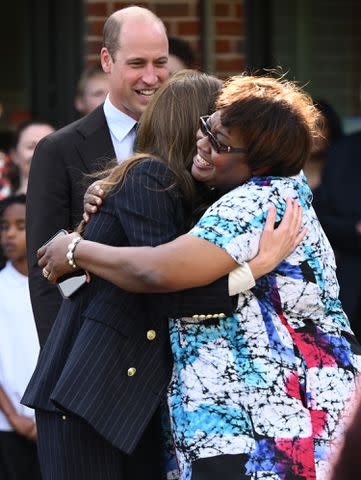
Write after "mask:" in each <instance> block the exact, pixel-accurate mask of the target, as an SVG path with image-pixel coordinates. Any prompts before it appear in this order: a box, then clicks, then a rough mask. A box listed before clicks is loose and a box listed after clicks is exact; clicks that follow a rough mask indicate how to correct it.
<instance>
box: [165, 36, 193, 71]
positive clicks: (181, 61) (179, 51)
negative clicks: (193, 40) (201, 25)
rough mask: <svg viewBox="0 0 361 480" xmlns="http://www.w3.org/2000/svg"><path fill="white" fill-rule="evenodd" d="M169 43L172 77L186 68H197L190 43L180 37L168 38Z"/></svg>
mask: <svg viewBox="0 0 361 480" xmlns="http://www.w3.org/2000/svg"><path fill="white" fill-rule="evenodd" d="M168 42H169V57H168V68H169V71H170V74H171V75H173V74H174V73H176V72H178V71H179V70H183V69H184V68H195V63H196V61H195V60H196V58H195V53H194V51H193V49H192V47H191V45H190V44H189V43H188V42H186V41H185V40H183V39H181V38H178V37H168Z"/></svg>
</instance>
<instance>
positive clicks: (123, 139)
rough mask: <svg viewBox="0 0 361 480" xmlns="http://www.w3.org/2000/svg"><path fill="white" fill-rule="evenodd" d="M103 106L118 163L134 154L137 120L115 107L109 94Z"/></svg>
mask: <svg viewBox="0 0 361 480" xmlns="http://www.w3.org/2000/svg"><path fill="white" fill-rule="evenodd" d="M103 108H104V115H105V119H106V121H107V124H108V128H109V131H110V136H111V139H112V143H113V147H114V151H115V156H116V157H117V161H118V163H120V162H122V161H123V160H126V159H127V158H129V157H130V156H131V155H132V154H133V146H134V140H135V126H136V124H137V121H136V120H134V118H131V117H129V116H128V115H126V114H125V113H123V112H121V111H120V110H119V109H118V108H116V107H114V105H113V104H112V102H111V101H110V99H109V94H108V95H107V98H106V99H105V102H104V107H103Z"/></svg>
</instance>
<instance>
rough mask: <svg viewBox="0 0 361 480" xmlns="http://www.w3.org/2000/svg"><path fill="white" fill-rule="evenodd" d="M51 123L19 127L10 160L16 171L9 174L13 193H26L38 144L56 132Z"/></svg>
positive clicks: (32, 122) (33, 122)
mask: <svg viewBox="0 0 361 480" xmlns="http://www.w3.org/2000/svg"><path fill="white" fill-rule="evenodd" d="M54 130H55V129H54V127H53V126H52V125H50V123H47V122H42V121H37V120H29V121H26V122H24V123H22V124H20V125H19V126H18V128H17V129H16V131H15V132H14V135H13V139H12V145H11V148H10V158H11V161H12V163H13V165H14V166H15V169H16V171H12V172H10V173H9V175H10V180H11V183H12V185H11V191H12V193H16V194H19V193H26V190H27V187H28V178H29V171H30V164H31V160H32V158H33V155H34V150H35V147H36V145H37V144H38V142H39V141H40V140H41V139H42V138H44V137H46V135H49V133H52V132H54Z"/></svg>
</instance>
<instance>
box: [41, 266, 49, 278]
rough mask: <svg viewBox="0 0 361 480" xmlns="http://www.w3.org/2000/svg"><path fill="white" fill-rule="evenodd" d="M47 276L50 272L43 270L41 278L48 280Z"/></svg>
mask: <svg viewBox="0 0 361 480" xmlns="http://www.w3.org/2000/svg"><path fill="white" fill-rule="evenodd" d="M49 275H50V272H48V271H47V269H46V268H43V277H45V278H48V276H49Z"/></svg>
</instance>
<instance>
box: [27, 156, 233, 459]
mask: <svg viewBox="0 0 361 480" xmlns="http://www.w3.org/2000/svg"><path fill="white" fill-rule="evenodd" d="M173 184H174V177H173V174H172V173H171V172H170V171H169V170H168V169H167V167H166V166H165V165H164V164H163V163H161V162H159V161H155V160H153V161H149V160H145V161H143V162H142V163H140V164H138V165H137V166H136V167H134V168H133V170H131V173H130V174H129V175H128V176H127V179H126V181H125V183H124V185H123V187H122V188H118V189H117V190H116V191H115V192H113V193H111V194H110V195H109V196H108V197H107V200H106V202H105V203H104V206H103V208H102V209H101V212H100V213H99V214H98V215H95V216H94V217H93V218H92V220H91V222H90V223H89V225H88V227H87V229H86V235H85V237H86V238H88V239H91V240H94V241H97V242H101V243H106V244H110V245H115V246H122V245H134V246H136V245H152V246H155V245H159V244H161V243H164V242H167V241H170V240H172V239H174V238H175V237H176V236H178V235H179V234H181V233H183V232H184V225H185V216H186V214H185V211H184V208H183V204H182V198H181V196H180V193H179V191H178V190H177V188H175V187H174V186H173V187H172V185H173ZM44 281H45V280H44ZM232 310H233V302H232V300H231V299H230V298H229V297H228V288H227V287H226V282H225V281H224V279H222V280H221V281H218V282H215V283H214V284H212V285H211V286H209V287H204V288H199V289H193V290H192V291H190V292H189V294H188V293H187V291H185V292H181V293H176V294H167V295H160V294H157V295H153V294H152V295H146V294H134V293H129V292H126V291H124V290H121V289H119V288H117V287H115V286H114V285H112V284H110V283H108V282H106V281H105V280H102V279H101V278H99V277H96V276H94V275H93V277H92V281H91V283H90V284H89V285H86V286H84V287H82V289H81V290H79V291H78V292H77V293H76V294H75V295H74V297H73V298H71V299H70V300H64V301H63V303H62V306H61V308H60V311H59V313H58V316H57V318H56V321H55V324H54V327H53V328H52V331H51V333H50V335H49V338H48V341H47V342H46V344H45V346H44V348H43V349H42V351H41V354H40V357H39V362H38V365H37V368H36V370H35V372H34V375H33V377H32V379H31V381H30V384H29V386H28V388H27V390H26V392H25V395H24V397H23V403H24V404H26V405H28V406H31V407H34V408H37V409H43V410H47V411H54V412H63V411H64V412H71V413H73V414H76V415H78V416H80V417H81V418H83V419H84V420H85V421H86V422H88V423H89V424H90V425H92V426H93V427H94V428H95V429H96V430H97V431H98V432H99V433H100V434H101V435H102V436H103V437H104V438H105V439H106V440H108V441H109V442H110V443H111V444H112V445H114V446H116V447H117V448H119V449H120V450H122V451H124V452H126V453H131V452H132V451H133V450H134V448H135V446H136V445H137V443H138V440H139V439H140V437H141V435H142V433H143V431H144V429H145V427H146V425H147V424H148V422H149V420H150V419H151V417H152V415H153V414H154V412H155V410H156V408H157V407H158V405H159V404H160V402H161V399H162V398H163V397H164V394H165V392H166V388H167V385H168V383H169V380H170V376H171V370H172V358H171V352H170V346H169V336H168V325H167V316H173V315H174V316H175V315H178V316H184V315H192V314H194V313H221V312H224V313H228V314H229V313H231V312H232Z"/></svg>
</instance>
